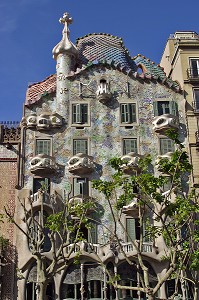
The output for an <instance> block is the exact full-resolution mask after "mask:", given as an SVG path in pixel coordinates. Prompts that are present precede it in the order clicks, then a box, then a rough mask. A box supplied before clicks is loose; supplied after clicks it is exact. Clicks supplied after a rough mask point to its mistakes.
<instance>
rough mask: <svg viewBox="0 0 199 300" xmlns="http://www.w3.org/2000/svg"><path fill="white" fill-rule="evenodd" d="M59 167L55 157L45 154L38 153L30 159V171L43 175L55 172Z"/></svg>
mask: <svg viewBox="0 0 199 300" xmlns="http://www.w3.org/2000/svg"><path fill="white" fill-rule="evenodd" d="M58 169H59V167H58V165H57V164H56V162H55V158H54V157H52V156H49V155H47V154H38V155H37V156H35V157H33V158H32V159H31V161H30V172H31V173H33V174H35V175H39V176H42V177H45V176H47V175H52V174H55V173H56V172H57V171H58Z"/></svg>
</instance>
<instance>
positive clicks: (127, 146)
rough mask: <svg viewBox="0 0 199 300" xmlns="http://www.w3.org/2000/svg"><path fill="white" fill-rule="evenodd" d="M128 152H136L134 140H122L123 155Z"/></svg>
mask: <svg viewBox="0 0 199 300" xmlns="http://www.w3.org/2000/svg"><path fill="white" fill-rule="evenodd" d="M130 152H135V153H137V152H138V148H137V139H136V138H127V139H123V155H126V154H128V153H130Z"/></svg>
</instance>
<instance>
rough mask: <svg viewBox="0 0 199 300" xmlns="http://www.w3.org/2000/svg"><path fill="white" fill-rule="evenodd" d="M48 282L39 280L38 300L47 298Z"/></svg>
mask: <svg viewBox="0 0 199 300" xmlns="http://www.w3.org/2000/svg"><path fill="white" fill-rule="evenodd" d="M46 288H47V283H46V282H39V283H38V290H37V300H47V297H46Z"/></svg>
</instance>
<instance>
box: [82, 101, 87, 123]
mask: <svg viewBox="0 0 199 300" xmlns="http://www.w3.org/2000/svg"><path fill="white" fill-rule="evenodd" d="M81 122H82V123H88V105H87V104H81Z"/></svg>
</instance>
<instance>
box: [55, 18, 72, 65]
mask: <svg viewBox="0 0 199 300" xmlns="http://www.w3.org/2000/svg"><path fill="white" fill-rule="evenodd" d="M72 21H73V19H72V18H71V17H70V16H69V13H67V12H65V13H64V14H63V17H62V18H60V19H59V22H60V23H61V24H63V25H64V29H63V31H62V39H61V41H60V42H59V43H58V44H57V45H56V46H55V47H54V48H53V51H52V52H53V58H54V59H55V60H57V57H58V55H59V54H61V53H62V54H64V53H67V54H68V55H72V56H77V55H78V51H77V48H76V47H75V45H74V44H73V43H72V42H71V41H70V30H69V24H72Z"/></svg>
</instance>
